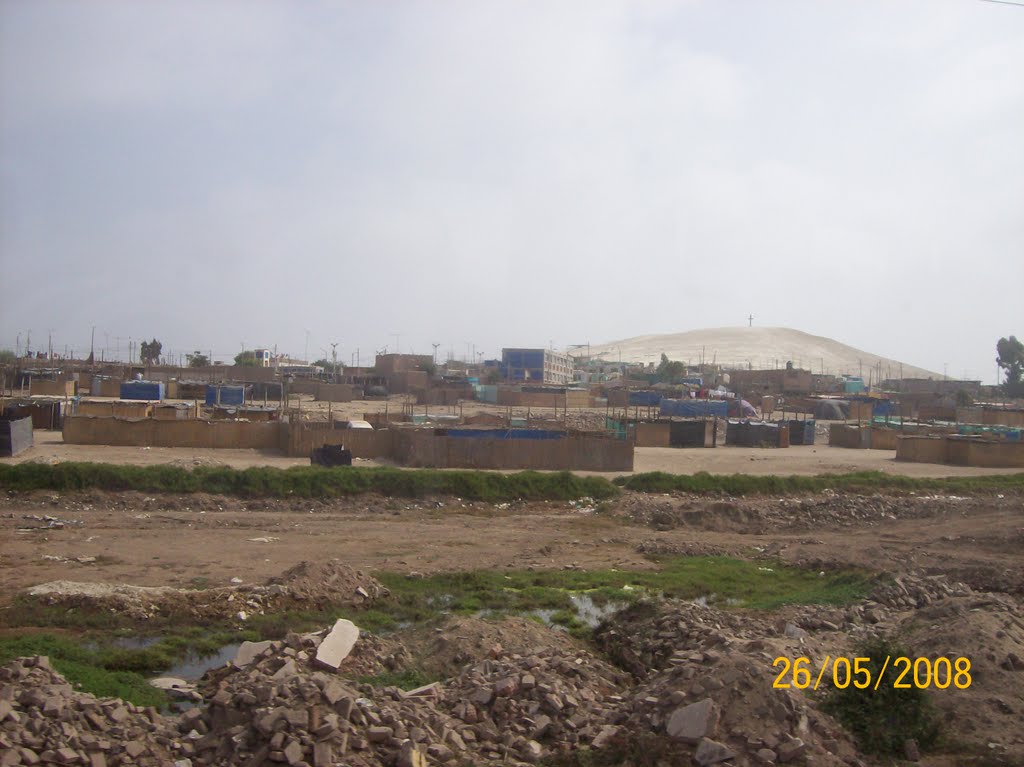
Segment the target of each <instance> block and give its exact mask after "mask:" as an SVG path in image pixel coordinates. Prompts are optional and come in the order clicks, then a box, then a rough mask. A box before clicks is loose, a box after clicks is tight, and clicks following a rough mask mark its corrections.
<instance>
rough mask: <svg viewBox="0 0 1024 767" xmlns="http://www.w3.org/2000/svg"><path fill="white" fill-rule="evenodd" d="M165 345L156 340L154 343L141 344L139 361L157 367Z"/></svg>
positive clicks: (145, 342)
mask: <svg viewBox="0 0 1024 767" xmlns="http://www.w3.org/2000/svg"><path fill="white" fill-rule="evenodd" d="M163 349H164V345H163V344H162V343H160V342H159V341H157V340H156V339H155V338H154V339H153V340H152V341H143V342H142V343H141V344H139V359H140V360H142V361H143V362H145V363H146V364H147V365H155V364H156V363H157V362H159V361H160V352H162V351H163Z"/></svg>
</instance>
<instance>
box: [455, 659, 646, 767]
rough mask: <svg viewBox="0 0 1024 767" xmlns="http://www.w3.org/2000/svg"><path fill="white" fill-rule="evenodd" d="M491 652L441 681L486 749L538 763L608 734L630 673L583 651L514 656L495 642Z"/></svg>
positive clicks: (473, 738)
mask: <svg viewBox="0 0 1024 767" xmlns="http://www.w3.org/2000/svg"><path fill="white" fill-rule="evenodd" d="M491 656H492V657H491V658H488V659H486V660H484V661H483V662H481V663H478V664H476V665H473V666H471V667H469V668H467V669H466V670H465V671H464V672H463V673H462V674H460V675H459V676H458V677H456V678H455V679H453V680H450V681H449V682H448V683H447V685H446V687H447V694H446V702H445V709H446V710H447V711H448V712H449V713H451V714H452V716H453V717H454V718H455V719H457V720H459V721H460V722H461V723H463V724H464V726H463V727H462V729H461V730H460V731H459V734H460V736H461V737H462V739H463V740H466V741H468V742H469V743H471V744H474V745H475V747H476V748H478V749H479V750H480V751H481V752H483V754H484V755H489V756H492V757H494V758H498V757H500V758H502V759H503V760H506V759H509V758H512V759H518V760H522V761H524V762H528V763H535V762H537V761H538V760H539V759H541V758H542V757H544V756H546V755H547V754H548V753H549V752H550V751H565V750H570V749H573V748H575V747H577V746H581V745H588V744H591V743H593V742H594V741H595V740H597V741H598V743H600V738H602V737H607V734H608V733H607V725H608V723H609V721H610V720H611V719H614V718H616V716H617V712H618V709H619V708H620V707H621V705H622V703H623V700H624V699H623V690H624V685H626V684H628V683H629V681H630V679H629V676H628V675H627V674H624V673H623V672H621V671H619V670H618V669H616V668H614V667H612V666H610V665H608V664H607V663H605V662H603V661H601V660H599V659H598V658H596V657H594V656H593V655H591V654H590V653H587V652H584V651H580V650H577V651H576V652H566V651H564V650H563V649H561V648H551V647H548V648H537V650H536V652H535V653H532V654H530V655H519V654H510V653H506V652H505V651H504V650H503V648H502V647H501V646H500V645H498V646H495V647H494V648H492V651H491ZM602 733H604V735H602Z"/></svg>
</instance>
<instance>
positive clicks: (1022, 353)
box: [996, 336, 1024, 397]
mask: <svg viewBox="0 0 1024 767" xmlns="http://www.w3.org/2000/svg"><path fill="white" fill-rule="evenodd" d="M996 351H997V352H998V353H999V356H998V357H997V358H996V362H997V363H998V364H999V367H1001V368H1002V369H1003V372H1004V373H1005V375H1006V381H1005V382H1004V383H1003V391H1004V392H1006V394H1007V396H1010V397H1024V381H1022V377H1024V344H1022V343H1021V342H1020V341H1018V340H1017V337H1016V336H1010V337H1009V338H1000V339H999V342H998V343H996Z"/></svg>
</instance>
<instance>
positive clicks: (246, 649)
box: [231, 640, 274, 668]
mask: <svg viewBox="0 0 1024 767" xmlns="http://www.w3.org/2000/svg"><path fill="white" fill-rule="evenodd" d="M273 644H274V643H273V642H271V641H269V640H268V641H266V642H242V644H240V645H239V646H238V652H237V653H236V654H235V659H234V660H233V661H231V663H232V665H234V667H235V668H245V667H246V666H248V665H250V664H251V663H252V662H253V661H254V660H256V658H258V657H259V656H260V655H262V654H263V653H264V652H266V651H267V650H269V649H270V647H271V646H272V645H273Z"/></svg>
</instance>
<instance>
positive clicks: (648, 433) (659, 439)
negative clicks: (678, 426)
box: [636, 423, 670, 447]
mask: <svg viewBox="0 0 1024 767" xmlns="http://www.w3.org/2000/svg"><path fill="white" fill-rule="evenodd" d="M669 435H670V427H669V424H667V423H638V424H637V425H636V446H637V447H669V446H670V442H669Z"/></svg>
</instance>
